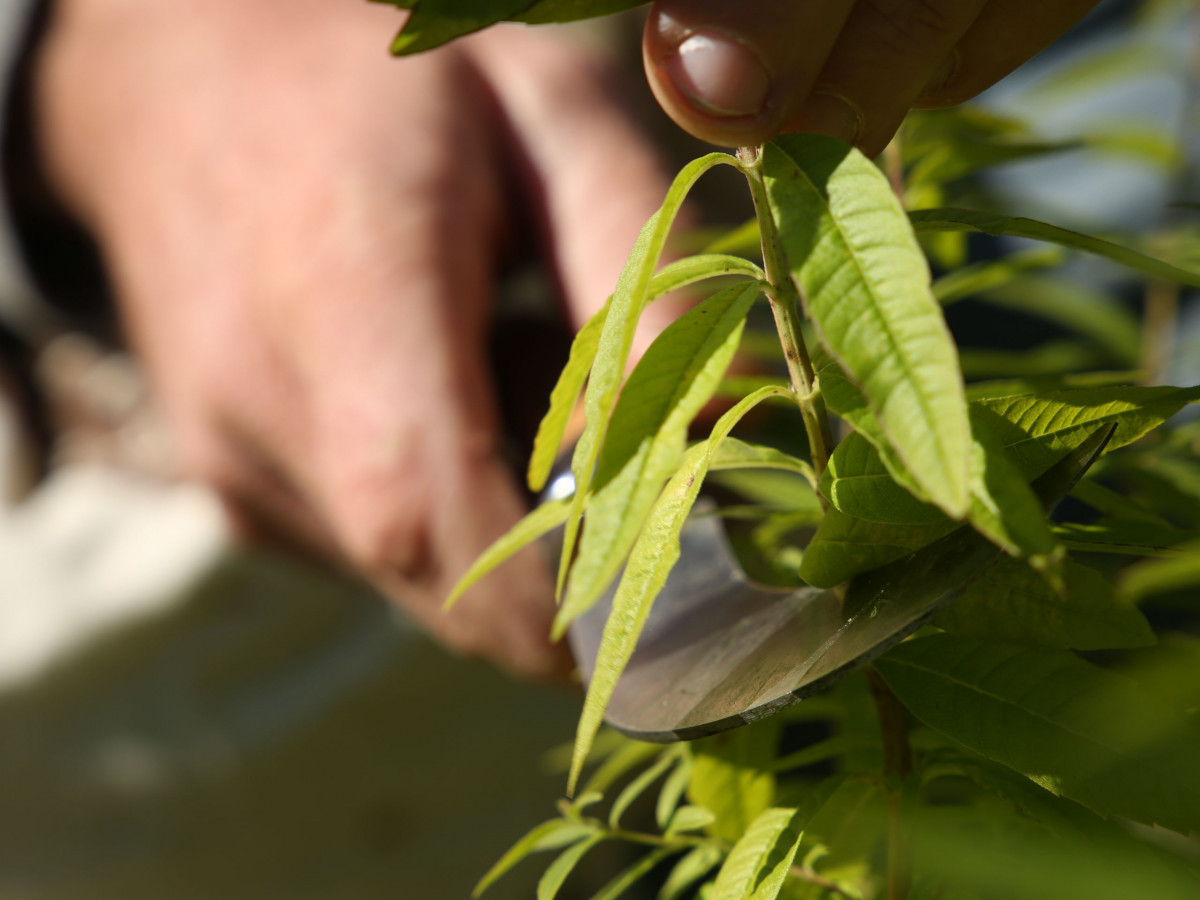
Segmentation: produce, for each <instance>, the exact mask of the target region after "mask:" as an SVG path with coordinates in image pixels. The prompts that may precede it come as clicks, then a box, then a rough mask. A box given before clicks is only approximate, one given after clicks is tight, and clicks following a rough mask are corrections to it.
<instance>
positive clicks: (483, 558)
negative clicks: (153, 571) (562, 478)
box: [444, 500, 571, 609]
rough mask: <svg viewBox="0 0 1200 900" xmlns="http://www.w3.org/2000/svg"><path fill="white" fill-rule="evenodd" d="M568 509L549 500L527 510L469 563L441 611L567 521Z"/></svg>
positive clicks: (569, 506) (567, 504)
mask: <svg viewBox="0 0 1200 900" xmlns="http://www.w3.org/2000/svg"><path fill="white" fill-rule="evenodd" d="M570 510H571V504H570V501H568V500H551V501H549V502H547V503H543V504H541V505H540V506H537V507H535V508H534V509H532V510H530V511H529V513H527V514H526V515H525V517H524V518H522V519H521V521H519V522H517V524H516V525H514V526H513V527H512V528H511V529H509V530H508V531H507V532H506V533H505V534H503V535H501V536H500V537H499V538H497V539H496V541H495V542H493V543H492V545H491V546H490V547H488V548H487V549H486V550H484V551H483V552H482V553H481V554H479V556H478V558H476V560H475V562H473V563H471V567H470V568H469V569H467V571H466V573H465V574H464V575H463V577H462V578H460V579H459V580H458V583H457V584H456V585H454V589H453V590H451V591H450V593H449V594H448V595H447V596H446V601H445V604H444V608H445V609H449V608H450V607H451V606H453V605H454V603H455V601H457V600H458V598H459V597H461V596H462V595H463V594H465V593H466V592H467V591H468V590H469V589H470V588H471V586H472V585H474V584H475V583H476V582H477V581H479V579H481V578H483V576H485V575H487V574H488V572H490V571H492V569H494V568H496V566H498V565H500V564H501V563H502V562H504V561H505V560H506V559H508V558H509V557H511V556H513V555H514V554H516V553H517V552H518V551H520V550H522V549H523V548H525V547H527V546H529V545H530V544H532V543H533V542H534V541H536V540H537V539H538V538H540V537H542V536H543V535H546V534H549V533H550V532H551V531H553V530H554V529H555V528H557V527H558V526H560V525H562V524H563V523H564V522H565V521H566V520H567V516H568V515H569V513H570Z"/></svg>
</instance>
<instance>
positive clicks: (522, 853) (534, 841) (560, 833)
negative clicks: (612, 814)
mask: <svg viewBox="0 0 1200 900" xmlns="http://www.w3.org/2000/svg"><path fill="white" fill-rule="evenodd" d="M595 832H596V829H595V828H593V827H592V826H590V825H586V824H584V823H582V822H573V821H569V820H567V819H551V820H550V821H549V822H543V823H542V824H541V825H538V826H537V827H536V828H534V829H533V830H531V831H530V832H529V833H528V834H526V835H525V836H524V837H523V838H521V839H520V840H519V841H517V842H516V843H515V844H513V846H512V847H511V848H510V849H509V851H508V852H507V853H505V854H504V856H502V857H500V860H499V862H497V863H496V864H495V865H494V866H492V868H491V869H489V870H488V872H487V874H486V875H484V876H483V878H481V879H480V880H479V884H477V885H475V889H474V890H473V891H472V892H471V896H472V897H478V896H479V895H480V894H482V893H483V892H484V891H486V890H487V889H488V888H489V887H490V886H491V885H493V884H494V883H495V882H496V880H497V879H499V878H500V877H501V876H502V875H504V874H505V873H506V872H507V871H508V870H509V869H511V868H512V867H513V866H515V865H516V864H517V863H519V862H520V861H521V860H523V859H524V858H525V857H527V856H529V854H531V853H538V852H540V851H543V850H558V849H559V848H561V847H566V846H568V845H569V844H574V843H575V842H576V841H581V840H586V839H587V838H589V837H591V836H592V835H594V834H595Z"/></svg>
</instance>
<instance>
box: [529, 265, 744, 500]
mask: <svg viewBox="0 0 1200 900" xmlns="http://www.w3.org/2000/svg"><path fill="white" fill-rule="evenodd" d="M728 275H740V276H743V277H745V278H750V279H753V280H756V281H760V280H762V270H761V269H760V268H759V267H758V266H756V265H755V264H754V263H752V262H750V261H749V260H746V259H742V258H740V257H737V256H727V255H724V254H719V253H708V254H701V255H698V256H689V257H686V258H684V259H680V260H676V261H675V262H673V263H670V264H669V265H666V266H663V268H662V270H661V271H659V272H658V273H656V274H655V276H654V277H653V278H652V279H651V280H650V287H649V289H648V291H647V298H646V302H647V303H651V302H653V301H654V300H657V299H658V298H659V297H662V296H663V295H665V294H669V293H671V292H672V291H677V290H679V289H680V288H684V287H687V286H688V285H691V284H695V283H696V282H698V281H703V280H704V279H707V278H719V277H722V276H728ZM611 303H612V298H611V297H610V298H609V299H608V300H607V301H606V302H605V304H604V306H603V307H601V308H600V310H599V311H598V312H597V313H596V314H595V315H593V316H592V317H591V318H590V319H588V321H587V322H586V323H585V324H584V326H583V327H582V328H581V329H579V332H578V333H577V334H576V335H575V340H574V341H572V343H571V353H570V356H569V357H568V358H567V363H566V365H565V366H563V370H562V372H561V373H560V374H559V376H558V382H557V383H556V384H555V385H554V390H553V391H552V392H551V393H550V408H549V409H548V410H547V411H546V415H545V417H544V418H543V419H542V421H541V424H540V425H539V426H538V432H537V435H536V436H535V437H534V441H533V453H532V454H531V455H530V458H529V473H528V480H529V489H530V490H531V491H533V492H535V493H536V492H538V491H540V490H541V489H542V488H543V487H545V486H546V479H547V478H549V477H550V471H551V470H552V469H553V468H554V463H555V460H556V459H557V458H558V452H559V448H560V447H561V446H562V442H563V435H564V434H565V433H566V429H567V422H568V420H569V419H570V417H571V411H572V410H573V409H574V408H575V403H576V402H577V401H578V400H579V396H580V394H581V393H582V392H583V385H584V383H585V382H586V381H587V375H588V372H589V371H590V370H591V368H592V363H593V362H594V361H595V359H596V348H597V347H598V346H599V343H600V332H601V331H602V330H603V328H604V320H605V318H606V317H607V316H608V308H609V305H610V304H611Z"/></svg>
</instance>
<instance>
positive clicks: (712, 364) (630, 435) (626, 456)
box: [554, 285, 759, 637]
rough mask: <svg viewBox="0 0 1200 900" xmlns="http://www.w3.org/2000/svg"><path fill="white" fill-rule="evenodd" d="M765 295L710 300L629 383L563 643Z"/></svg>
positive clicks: (628, 542) (638, 525)
mask: <svg viewBox="0 0 1200 900" xmlns="http://www.w3.org/2000/svg"><path fill="white" fill-rule="evenodd" d="M758 292H759V288H758V286H757V285H751V286H750V287H746V286H743V285H738V286H736V287H732V288H729V289H727V290H724V291H721V292H719V293H717V294H714V295H713V296H712V297H709V298H708V299H707V300H705V301H704V302H703V303H701V304H700V305H699V306H697V307H695V308H694V309H692V310H690V311H689V312H687V313H685V314H684V315H683V316H681V317H680V318H679V319H677V320H675V321H674V322H672V323H671V324H670V325H669V326H667V328H666V329H665V330H664V331H663V332H662V334H660V335H659V336H658V338H657V339H656V340H655V341H654V343H653V344H651V346H650V348H649V349H648V350H647V351H646V353H645V355H644V356H643V357H642V359H641V360H640V361H639V362H638V365H637V367H636V368H635V369H634V370H633V374H631V375H630V376H629V380H628V382H627V383H626V385H625V388H624V390H622V392H621V399H620V401H619V402H618V404H617V407H616V409H615V410H614V411H613V415H612V423H611V428H610V431H609V438H608V440H607V441H606V443H605V446H604V449H603V452H602V453H601V455H600V459H599V462H598V464H597V466H596V471H595V475H594V482H593V483H594V485H595V493H594V494H593V495H592V497H591V498H590V500H589V501H588V504H587V521H586V522H585V525H584V531H583V538H582V540H581V541H580V542H579V556H578V558H577V559H576V560H575V563H574V565H573V566H572V567H571V577H570V581H569V582H568V585H567V594H566V599H565V600H564V601H563V605H562V608H561V609H560V610H559V612H558V615H557V616H556V617H555V622H554V634H555V636H556V637H558V636H561V635H562V634H563V632H564V631H565V630H566V627H567V625H569V624H570V622H571V621H572V619H574V618H575V617H577V616H579V615H581V614H583V613H584V612H586V611H587V610H588V609H590V608H591V606H592V605H593V604H594V603H595V602H596V600H598V599H599V598H600V596H601V595H602V594H603V593H604V591H605V590H607V588H608V586H609V585H610V584H611V583H612V580H613V579H614V578H615V577H616V576H617V574H618V573H619V572H620V570H621V566H622V564H623V563H624V562H625V558H626V556H627V555H628V554H629V551H630V549H631V547H632V546H633V543H634V541H635V540H637V536H638V533H639V532H640V531H641V529H642V524H643V522H644V521H645V518H646V515H647V513H649V511H650V508H651V506H652V505H653V503H654V501H655V498H656V497H657V496H658V494H659V492H660V490H661V489H662V485H663V482H664V481H666V480H667V478H668V477H670V475H671V473H672V472H673V471H674V470H675V468H676V466H678V464H679V459H680V456H681V455H682V454H683V452H684V449H685V447H686V444H687V429H688V425H689V424H691V421H692V419H693V418H695V416H696V414H697V413H699V411H700V410H701V408H702V407H703V406H704V404H706V403H707V402H708V401H709V400H710V399H711V398H712V395H713V392H714V391H715V390H716V387H717V384H719V383H720V380H721V376H722V375H724V374H725V369H726V368H727V367H728V366H729V363H730V361H731V360H732V359H733V355H734V353H736V352H737V346H738V341H739V340H741V336H742V329H743V327H744V325H745V320H746V313H747V312H749V310H750V305H751V304H752V303H753V302H754V299H755V297H757V296H758ZM578 495H579V488H578V484H577V487H576V497H577V498H578Z"/></svg>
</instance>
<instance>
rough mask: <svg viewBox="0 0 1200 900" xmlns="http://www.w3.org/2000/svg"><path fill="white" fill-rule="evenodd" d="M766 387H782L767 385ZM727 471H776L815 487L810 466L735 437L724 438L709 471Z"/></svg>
mask: <svg viewBox="0 0 1200 900" xmlns="http://www.w3.org/2000/svg"><path fill="white" fill-rule="evenodd" d="M767 387H783V386H782V385H778V386H777V385H767ZM727 469H778V470H779V471H781V472H792V473H793V474H796V475H799V476H800V477H802V478H803V479H804V480H805V481H807V482H808V483H809V484H810V485H813V486H815V485H816V476H814V475H813V470H812V465H811V464H810V463H808V462H807V461H805V460H803V459H798V458H797V457H795V456H792V455H791V454H790V453H784V452H783V451H782V450H777V449H776V448H774V447H768V446H766V445H764V444H752V443H748V442H747V441H741V440H738V439H737V438H735V437H729V438H725V440H723V441H721V443H720V445H719V446H718V447H717V448H716V450H714V451H713V455H712V462H711V463H710V465H709V470H710V471H712V472H721V471H725V470H727Z"/></svg>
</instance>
